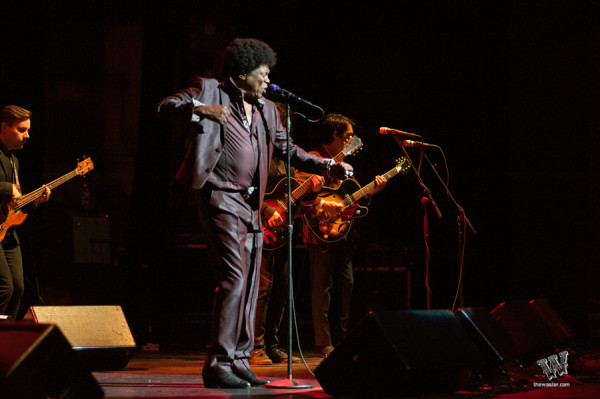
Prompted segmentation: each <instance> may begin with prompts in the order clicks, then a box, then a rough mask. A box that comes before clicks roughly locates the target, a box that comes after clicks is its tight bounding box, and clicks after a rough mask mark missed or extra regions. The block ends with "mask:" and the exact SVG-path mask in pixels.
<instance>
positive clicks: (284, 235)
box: [262, 136, 363, 250]
mask: <svg viewBox="0 0 600 399" xmlns="http://www.w3.org/2000/svg"><path fill="white" fill-rule="evenodd" d="M362 146H363V143H362V140H361V139H360V137H358V136H352V137H351V138H350V139H349V140H348V142H347V143H346V144H345V145H344V148H343V149H342V151H340V152H339V153H338V154H337V155H336V156H335V157H333V159H334V161H335V162H340V161H341V160H342V159H344V158H345V157H346V156H348V155H354V154H355V153H356V152H357V151H358V150H359V149H361V147H362ZM287 180H288V179H287V178H286V177H284V178H283V179H281V180H280V181H279V182H278V183H277V185H276V186H275V188H274V189H273V191H271V192H270V193H267V194H265V199H264V203H265V204H266V205H268V206H269V207H271V208H273V209H274V210H275V211H277V212H278V213H279V215H281V218H282V219H283V221H282V222H281V223H279V224H278V225H276V226H273V227H270V226H269V225H268V223H267V222H268V219H267V218H266V217H265V216H264V215H263V217H262V225H263V230H264V235H263V248H264V249H267V250H275V249H277V248H281V247H282V246H283V245H284V244H285V243H287V239H288V231H287V223H288V221H287V215H288V212H287V207H288V188H287ZM291 182H292V190H293V191H292V201H291V203H292V220H295V219H297V218H299V217H300V216H302V215H303V214H305V213H306V212H307V211H308V210H309V209H310V206H307V205H304V204H302V201H299V200H300V199H301V198H302V197H304V196H305V195H306V194H307V193H309V192H310V191H312V189H313V182H312V176H311V178H308V179H306V180H305V181H304V182H303V183H300V182H298V180H296V179H291ZM264 213H266V214H268V215H269V216H270V215H272V214H273V211H271V212H263V214H264Z"/></svg>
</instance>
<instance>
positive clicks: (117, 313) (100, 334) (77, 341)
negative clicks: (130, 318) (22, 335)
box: [23, 305, 136, 370]
mask: <svg viewBox="0 0 600 399" xmlns="http://www.w3.org/2000/svg"><path fill="white" fill-rule="evenodd" d="M23 319H24V320H33V321H35V322H36V323H56V325H57V326H58V327H59V328H60V330H61V331H62V332H63V334H65V337H66V338H67V340H68V341H69V343H70V344H71V346H72V348H73V349H75V350H76V351H77V352H78V353H79V354H80V356H81V358H82V359H83V360H84V362H85V363H86V364H88V366H89V367H90V369H92V370H118V369H122V368H124V367H125V366H127V363H128V362H129V359H130V358H131V356H132V355H133V353H134V352H135V349H136V344H135V341H134V339H133V336H132V335H131V331H130V330H129V326H128V324H127V320H125V315H124V314H123V311H122V309H121V307H120V306H116V305H110V306H109V305H106V306H31V307H30V308H29V310H28V311H27V313H26V314H25V316H24V318H23Z"/></svg>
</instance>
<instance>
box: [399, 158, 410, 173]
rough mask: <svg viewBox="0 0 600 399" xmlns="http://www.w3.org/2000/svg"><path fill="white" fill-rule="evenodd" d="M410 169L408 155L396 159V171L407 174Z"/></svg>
mask: <svg viewBox="0 0 600 399" xmlns="http://www.w3.org/2000/svg"><path fill="white" fill-rule="evenodd" d="M409 170H410V162H409V161H408V159H406V157H400V158H398V159H396V171H397V172H398V173H399V174H406V173H407V172H408V171H409Z"/></svg>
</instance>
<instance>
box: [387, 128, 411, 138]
mask: <svg viewBox="0 0 600 399" xmlns="http://www.w3.org/2000/svg"><path fill="white" fill-rule="evenodd" d="M379 134H393V135H397V136H405V137H409V138H421V136H419V135H418V134H415V133H409V132H404V131H402V130H397V129H390V128H389V127H380V128H379Z"/></svg>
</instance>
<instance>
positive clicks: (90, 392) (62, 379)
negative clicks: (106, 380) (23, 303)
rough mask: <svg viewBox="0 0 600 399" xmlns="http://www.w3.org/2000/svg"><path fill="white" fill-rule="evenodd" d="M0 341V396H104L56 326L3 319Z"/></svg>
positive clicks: (16, 398) (13, 398)
mask: <svg viewBox="0 0 600 399" xmlns="http://www.w3.org/2000/svg"><path fill="white" fill-rule="evenodd" d="M0 343H1V349H0V397H1V398H7V399H8V398H11V399H21V398H61V399H79V398H90V399H95V398H103V397H104V392H103V391H102V388H101V387H100V385H98V383H97V382H96V380H95V379H94V377H93V376H92V374H91V373H90V371H89V369H88V368H87V367H86V365H85V364H84V363H83V361H82V360H81V359H80V358H79V356H78V355H77V353H76V352H75V351H73V349H72V348H71V345H70V344H69V342H68V341H67V340H66V338H65V337H64V335H63V334H62V333H61V331H60V329H59V328H58V327H57V326H56V325H54V324H33V323H25V322H19V323H9V322H3V323H0Z"/></svg>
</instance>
